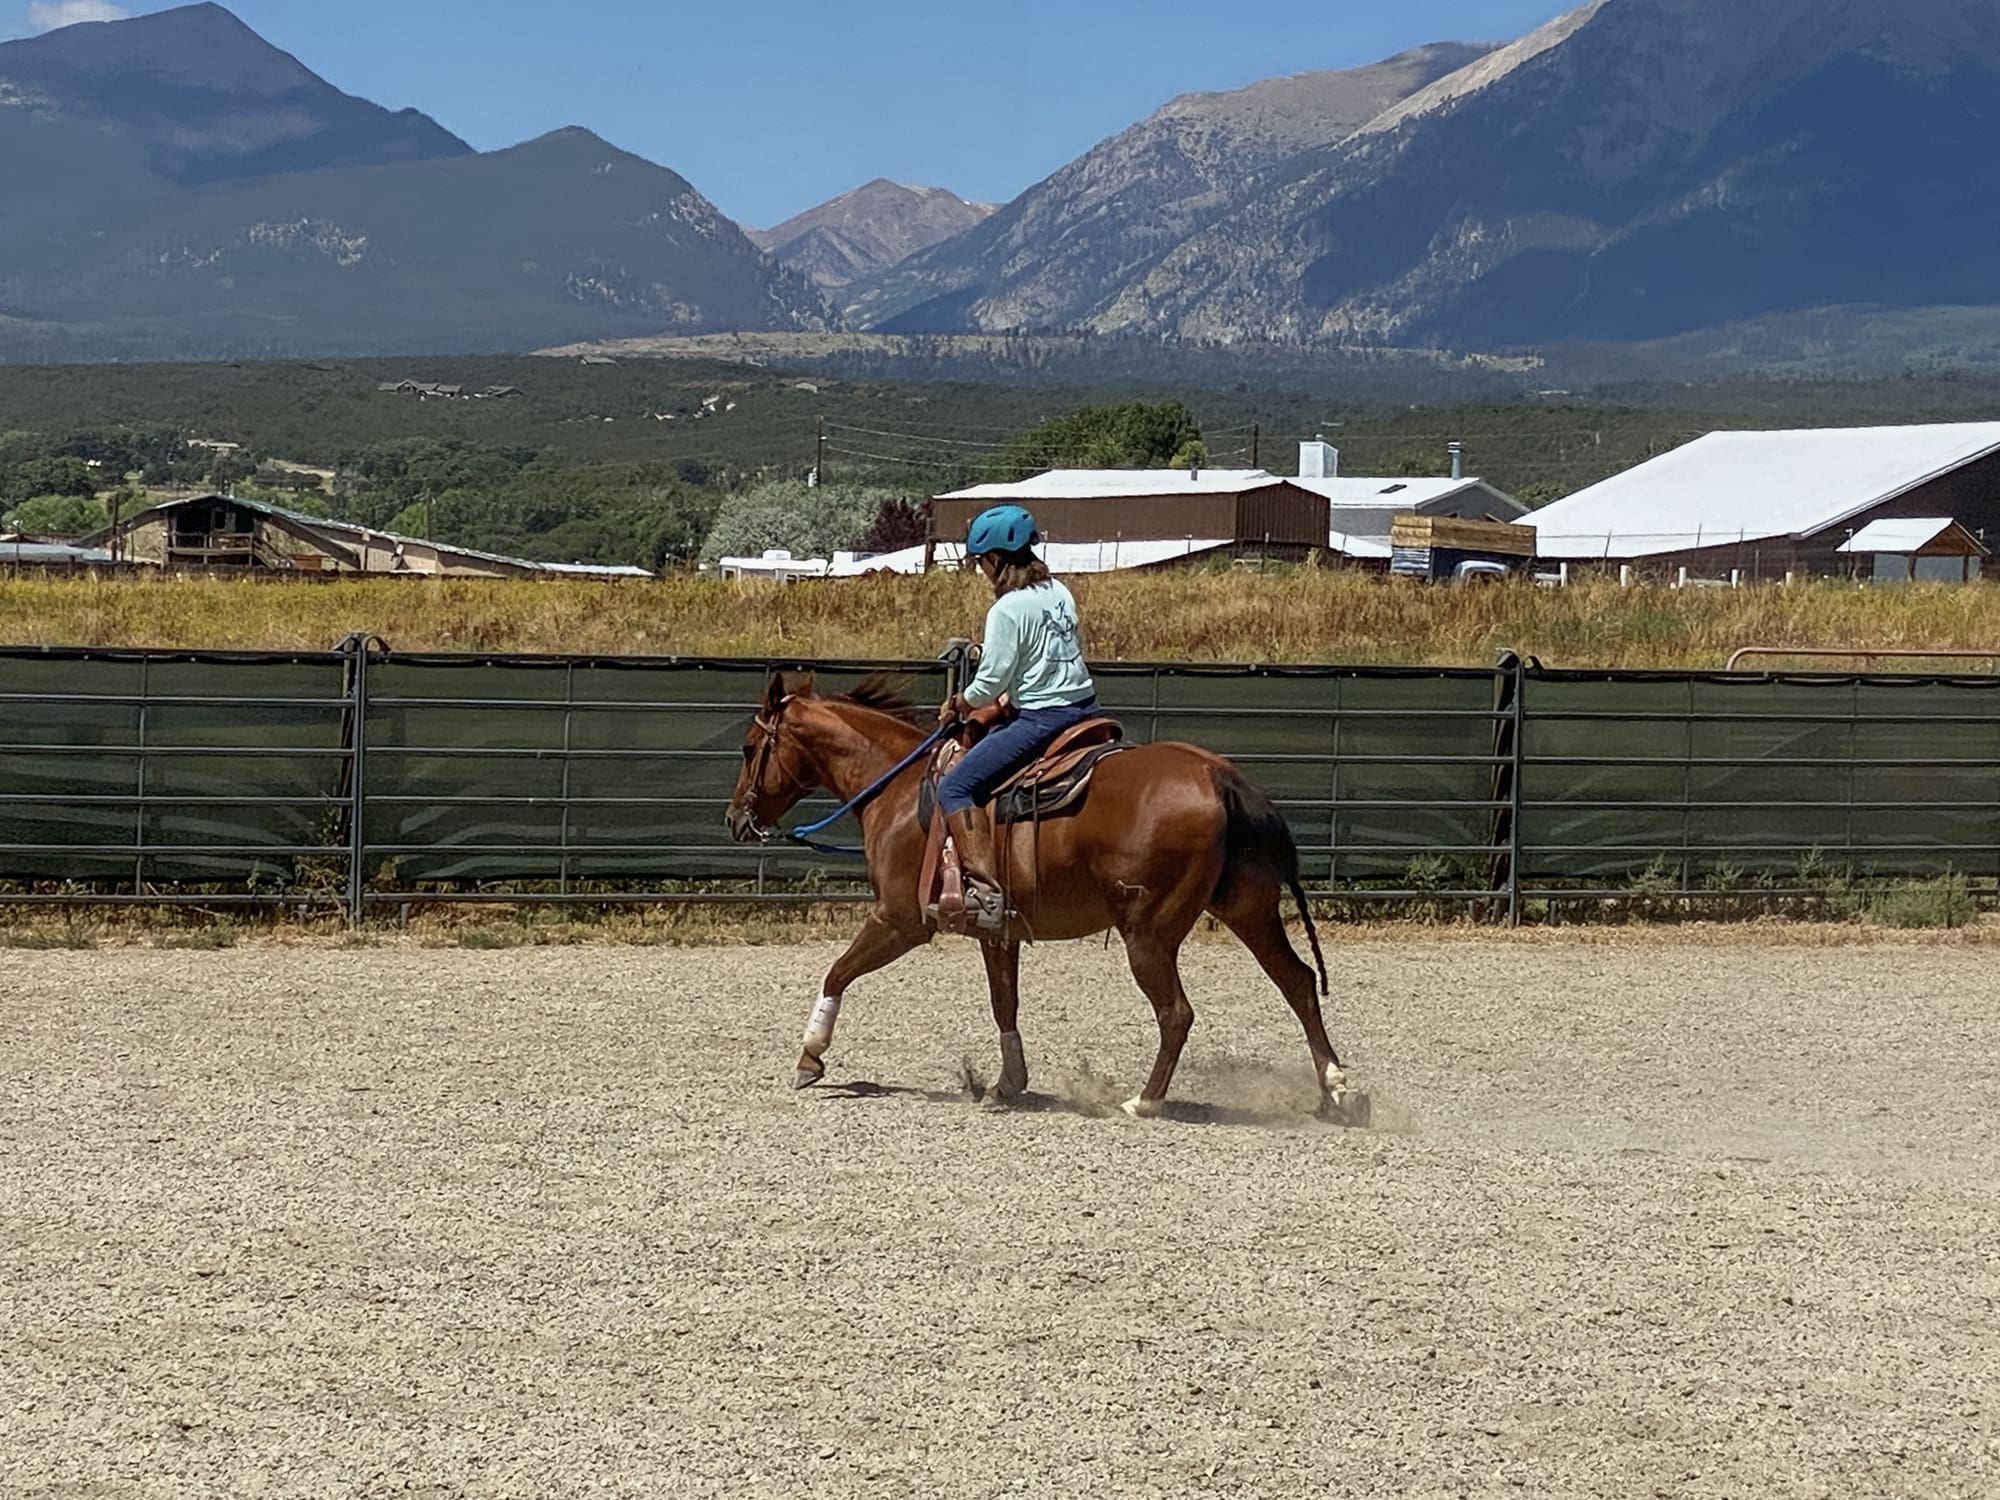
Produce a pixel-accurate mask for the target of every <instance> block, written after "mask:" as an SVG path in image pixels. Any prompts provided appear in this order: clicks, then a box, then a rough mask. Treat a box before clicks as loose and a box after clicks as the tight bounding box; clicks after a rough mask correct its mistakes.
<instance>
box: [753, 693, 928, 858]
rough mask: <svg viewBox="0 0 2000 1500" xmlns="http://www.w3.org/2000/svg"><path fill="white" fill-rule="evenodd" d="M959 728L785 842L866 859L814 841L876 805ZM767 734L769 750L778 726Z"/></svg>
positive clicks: (912, 754)
mask: <svg viewBox="0 0 2000 1500" xmlns="http://www.w3.org/2000/svg"><path fill="white" fill-rule="evenodd" d="M958 727H959V726H958V725H956V724H940V725H939V726H938V727H937V729H936V731H935V732H934V733H932V734H931V736H930V737H929V738H928V739H926V740H925V741H924V742H923V743H922V744H921V745H919V746H917V748H916V749H914V750H912V751H911V752H910V753H909V754H908V755H906V756H904V757H903V758H902V759H901V760H900V761H898V762H897V763H896V764H895V765H894V766H893V767H891V768H890V769H889V770H887V771H885V772H884V773H883V774H882V775H881V776H880V777H879V778H877V779H876V781H875V782H874V784H873V785H871V786H869V787H867V788H865V789H863V790H862V791H861V792H859V793H858V794H856V795H855V796H853V797H850V798H849V799H848V800H847V801H846V802H845V803H843V804H842V805H841V806H839V807H837V808H835V809H834V810H833V811H832V812H831V813H829V814H828V815H827V816H825V817H824V818H821V819H820V820H819V821H818V822H817V823H808V824H807V825H806V826H805V827H803V828H791V829H787V830H786V831H785V838H786V839H787V840H788V841H789V842H791V843H794V844H799V845H802V846H804V847H805V848H807V849H810V850H812V852H813V853H815V854H861V855H865V854H866V853H867V852H868V851H867V850H866V849H857V848H854V847H852V846H850V845H847V844H822V843H819V842H817V841H816V840H815V839H814V838H813V835H814V834H816V833H824V832H825V831H826V830H827V829H829V828H831V827H832V826H833V825H834V824H836V823H838V822H839V821H840V820H841V819H842V818H844V817H846V816H848V814H850V813H858V812H860V811H861V809H863V808H864V807H866V806H867V805H868V804H869V803H871V802H873V801H874V800H875V799H876V798H877V797H879V796H881V795H882V793H883V792H884V791H886V790H887V789H888V786H889V783H890V782H892V781H894V780H895V779H896V778H897V777H898V776H900V775H902V774H903V773H904V772H905V771H907V770H909V769H910V767H911V766H913V765H915V764H916V763H917V762H918V761H920V760H922V759H923V758H924V756H925V755H927V754H928V753H929V752H930V751H931V750H933V749H934V748H936V746H937V744H938V742H939V741H940V740H942V739H944V737H945V736H946V735H948V734H952V733H955V732H956V731H957V729H958ZM766 732H767V734H768V735H769V736H770V737H769V738H768V739H767V740H765V742H764V743H765V745H766V746H770V745H775V744H776V743H777V739H778V736H777V726H776V725H775V724H774V725H772V726H771V727H770V729H769V730H767V731H766Z"/></svg>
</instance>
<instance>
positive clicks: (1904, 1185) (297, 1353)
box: [0, 930, 2000, 1500]
mask: <svg viewBox="0 0 2000 1500" xmlns="http://www.w3.org/2000/svg"><path fill="white" fill-rule="evenodd" d="M1809 936H1811V935H1810V934H1802V933H1799V932H1796V931H1794V932H1791V933H1789V934H1788V935H1787V936H1785V937H1783V938H1782V939H1780V940H1776V941H1771V942H1764V941H1761V940H1758V939H1757V938H1756V937H1755V936H1754V935H1738V936H1736V937H1734V938H1732V939H1730V940H1728V941H1711V940H1708V939H1705V938H1699V937H1695V936H1693V935H1674V934H1660V933H1653V934H1640V935H1633V936H1630V937H1627V936H1625V935H1619V934H1604V933H1598V934H1591V935H1585V936H1580V937H1569V936H1563V935H1551V934H1540V935H1537V936H1536V937H1535V938H1533V939H1527V938H1522V937H1511V938H1510V937H1506V936H1484V935H1477V934H1462V933H1461V934H1450V935H1441V936H1437V937H1431V936H1426V935H1424V934H1422V933H1419V932H1416V931H1413V930H1405V931H1402V932H1400V933H1398V932H1393V931H1390V932H1381V933H1376V934H1374V935H1372V936H1370V937H1368V938H1367V939H1365V940H1355V939H1353V938H1351V937H1343V938H1342V939H1341V940H1339V941H1338V942H1337V944H1336V946H1335V949H1334V951H1333V952H1332V954H1331V957H1332V959H1333V963H1334V972H1335V975H1336V996H1335V999H1334V1001H1333V1002H1332V1010H1331V1014H1332V1016H1333V1018H1334V1030H1335V1033H1336V1036H1337V1038H1338V1039H1339V1040H1340V1041H1341V1043H1342V1044H1343V1045H1344V1046H1345V1047H1346V1048H1347V1049H1348V1051H1349V1052H1350V1054H1351V1061H1352V1062H1353V1064H1354V1065H1355V1067H1356V1070H1357V1073H1358V1074H1359V1077H1360V1080H1361V1081H1364V1082H1365V1083H1366V1084H1367V1085H1368V1086H1369V1087H1371V1088H1372V1089H1373V1091H1374V1093H1375V1097H1376V1101H1377V1121H1378V1128H1377V1129H1375V1130H1373V1131H1368V1132H1344V1131H1340V1130H1336V1129H1332V1128H1329V1127H1324V1126H1319V1125H1315V1124H1314V1123H1313V1122H1312V1121H1311V1120H1310V1119H1309V1118H1308V1111H1309V1109H1310V1105H1311V1102H1312V1087H1311V1084H1310V1080H1309V1075H1308V1072H1307V1068H1306V1064H1305V1058H1304V1048H1303V1045H1302V1044H1301V1042H1300V1040H1299V1038H1298V1037H1297V1036H1296V1034H1295V1028H1294V1025H1293V1023H1292V1021H1291V1018H1290V1016H1289V1013H1288V1012H1286V1010H1285V1009H1284V1007H1283V1005H1282V1004H1281V1003H1280V1002H1279V1000H1278V999H1277V997H1276V996H1275V995H1274V994H1273V993H1271V992H1270V991H1269V990H1268V989H1267V988H1266V987H1265V986H1264V985H1263V983H1262V982H1261V980H1260V979H1259V978H1258V977H1257V976H1256V974H1255V971H1254V968H1253V966H1252V965H1251V964H1250V962H1249V960H1248V958H1247V956H1246V955H1244V954H1242V953H1241V952H1240V951H1238V950H1237V949H1235V948H1234V947H1232V946H1230V945H1228V944H1226V943H1221V942H1203V943H1200V944H1197V945H1194V946H1192V947H1191V948H1190V950H1189V952H1188V956H1187V958H1188V961H1187V970H1188V976H1189V988H1190V990H1191V992H1192V994H1193V996H1194V999H1195V1004H1196V1007H1197V1010H1198V1013H1199V1016H1200V1019H1199V1020H1198V1022H1197V1025H1196V1029H1195V1033H1194V1038H1193V1041H1192V1042H1191V1044H1190V1048H1189V1053H1188V1058H1187V1062H1186V1064H1185V1066H1184V1068H1183V1071H1182V1075H1181V1078H1180V1079H1179V1081H1178V1084H1177V1087H1176V1090H1175V1094H1176V1098H1177V1100H1178V1101H1179V1103H1178V1105H1177V1108H1176V1110H1175V1112H1174V1116H1173V1117H1172V1118H1170V1119H1168V1120H1163V1121H1155V1122H1146V1123H1140V1122H1135V1121H1131V1120H1128V1119H1125V1118H1124V1117H1122V1116H1118V1115H1116V1114H1115V1113H1107V1109H1106V1106H1107V1103H1108V1101H1110V1100H1113V1099H1116V1098H1121V1097H1123V1096H1124V1095H1125V1094H1128V1093H1130V1092H1131V1090H1132V1086H1133V1084H1134V1083H1135V1082H1136V1080H1137V1078H1138V1076H1139V1073H1140V1071H1141V1070H1142V1069H1143V1067H1144V1065H1145V1063H1146V1061H1147V1060H1148V1058H1149V1057H1150V1049H1151V1045H1152V1040H1151V1023H1150V1018H1149V1016H1148V1015H1147V1014H1146V1012H1145V1008H1144V1006H1143V1005H1142V1004H1141V1002H1140V1001H1139V1000H1138V998H1137V996H1136V994H1135V993H1134V992H1133V991H1132V989H1131V986H1130V982H1129V980H1128V979H1127V978H1126V976H1125V975H1124V973H1123V967H1122V963H1121V961H1120V957H1119V955H1118V954H1117V953H1116V952H1115V951H1114V952H1107V951H1105V950H1104V949H1102V948H1100V947H1097V946H1093V945H1075V946H1071V947H1068V948H1064V949H1049V950H1041V951H1036V952H1033V953H1031V954H1030V955H1029V958H1028V962H1027V965H1026V970H1027V985H1028V999H1027V1005H1026V1008H1025V1010H1024V1031H1025V1033H1026V1036H1027V1042H1028V1052H1029V1059H1030V1062H1031V1065H1032V1066H1033V1068H1034V1070H1035V1084H1034V1092H1033V1094H1031V1096H1030V1098H1029V1100H1028V1101H1027V1103H1026V1106H1025V1107H1023V1108H1019V1109H1016V1110H1012V1111H1007V1112H990V1111H988V1110H986V1109H983V1108H981V1107H980V1106H977V1105H975V1104H973V1103H972V1102H970V1101H969V1100H968V1099H967V1098H966V1097H965V1095H964V1093H963V1091H962V1088H961V1082H960V1079H961V1058H962V1057H963V1056H965V1055H966V1054H970V1055H971V1057H972V1060H973V1063H974V1066H975V1067H978V1068H985V1069H989V1070H990V1068H991V1052H992V1039H991V1035H990V1033H991V1023H990V1020H989V1019H988V1018H987V1017H986V1016H985V1014H984V1002H983V995H982V992H981V989H980V985H979V982H978V978H977V976H978V972H979V966H978V962H977V959H976V957H975V956H974V953H973V951H972V949H971V947H970V945H967V944H963V943H952V944H940V945H938V946H937V947H935V948H934V949H931V950H927V951H925V952H923V953H921V954H918V955H916V956H915V957H913V958H912V959H911V960H909V961H907V962H906V963H905V964H903V965H902V966H900V967H898V968H895V969H892V970H890V971H888V972H886V973H885V974H883V975H881V976H878V977H876V978H875V979H873V980H870V981H866V982H864V983H863V984H862V985H859V986H857V987H856V989H855V990H854V992H853V993H852V995H851V997H850V1002H849V1006H848V1012H847V1015H846V1016H845V1018H844V1019H843V1022H842V1032H841V1036H840V1039H839V1042H838V1045H837V1047H836V1049H835V1051H834V1053H833V1055H832V1057H831V1059H830V1061H831V1065H832V1066H831V1084H832V1086H830V1087H828V1088H826V1089H822V1090H816V1091H812V1092H809V1093H806V1094H799V1095H795V1094H793V1093H791V1092H789V1091H788V1089H787V1088H786V1087H785V1082H784V1081H785V1079H786V1078H787V1077H788V1075H789V1072H790V1069H791V1065H792V1059H793V1056H794V1047H795V1039H796V1036H797V1032H798V1028H799V1026H800V1024H801V1022H802V1021H803V1019H804V1015H805V1011H806V1009H807V1007H808V1005H809V1003H810V1000H811V997H812V996H813V995H814V994H815V993H816V986H817V982H818V978H819V975H820V973H821V972H822V970H823V969H824V968H825V966H826V965H827V963H828V962H829V961H830V960H831V958H832V956H833V954H834V952H835V951H837V950H836V948H835V947H834V946H833V945H830V944H826V943H814V944H802V945H798V946H791V947H772V948H756V949H718V950H672V949H662V948H563V949H545V948H537V949H512V950H507V951H465V950H461V949H444V948H426V947H421V946H416V945H414V944H390V945H387V946H382V947H372V948H344V947H337V946H333V945H332V944H331V943H325V942H322V943H317V944H304V945H297V944H295V945H290V946H283V945H279V944H276V943H271V942H262V943H256V944H252V945H247V946H244V947H240V948H235V949H230V950H226V951H220V952H193V951H171V950H164V949H151V948H121V949H105V950H102V951H96V952H68V951H30V950H25V949H18V948H0V997H4V998H0V1493H4V1494H6V1495H8V1496H10V1497H11V1496H21V1497H43V1496H47V1497H55V1496H62V1497H82V1496H89V1497H128V1496H129V1497H148V1500H150V1497H155V1496H158V1497H166V1496H174V1497H180V1496H239V1495H258V1496H284V1497H291V1496H298V1497H308V1496H310V1497H324V1496H334V1495H340V1496H346V1495H356V1496H389V1495H421V1496H430V1497H447V1496H450V1497H458V1496H465V1497H473V1496H478V1497H485V1496H494V1497H523V1500H526V1497H537V1500H540V1497H545V1496H558V1495H562V1496H568V1495H605V1496H632V1497H638V1496H654V1495H682V1494H685V1495H731V1496H735V1495H769V1496H781V1495H782V1496H793V1495H800V1494H814V1495H848V1494H852V1495H864V1494H865V1495H871V1496H905V1495H907V1496H926V1497H930V1496H961V1495H964V1496H998V1495H1036V1496H1080V1495H1093V1496H1095V1495H1104V1496H1114V1495H1115V1496H1168V1495H1171V1496H1176V1497H1180V1496H1224V1495H1226V1496H1251V1495H1257V1496H1265V1495H1304V1494H1335V1495H1357V1496H1371V1495H1392V1494H1394V1495H1401V1494H1408V1495H1419V1496H1432V1495H1497V1494H1539V1495H1565V1496H1569V1495H1579V1496H1582V1495H1590V1496H1598V1495H1601V1496H1617V1497H1626V1496H1635V1495H1636V1496H1651V1495H1676V1496H1678V1495H1717V1496H1722V1495H1728V1496H1746V1497H1748V1496H1756V1497H1780V1496H1782V1497H1790V1496H1850V1495H1868V1496H1880V1495H1906V1496H1926V1497H1930V1496H1968V1497H1969V1496H1985V1495H1990V1494H1993V1493H1995V1491H1996V1488H2000V1340H1996V1337H1995V1333H1994V1329H1995V1327H1996V1309H1995V1299H1996V1297H1997V1296H2000V1259H1996V1255H1995V1251H1994V1246H1995V1244H1996V1243H2000V1202H1996V1199H1995V1197H1994V1194H1993V1191H1992V1185H1993V1181H1994V1177H1995V1173H1996V1170H2000V1141H1996V1138H1995V1133H1994V1132H1995V1126H1994V1117H1995V1106H1996V1104H2000V1063H1996V1061H1995V1059H1996V1058H2000V1009H1996V1007H1995V1005H1994V1003H1993V1000H1994V984H1993V981H1992V977H1991V974H1992V969H1991V953H1990V948H1989V947H1988V946H1987V945H1985V944H1982V943H1976V942H1972V941H1970V940H1967V941H1951V940H1947V941H1942V942H1930V941H1922V942H1920V941H1910V940H1890V939H1884V938H1879V937H1878V938H1875V939H1873V940H1870V941H1867V942H1861V943H1852V944H1850V943H1848V942H1846V941H1844V940H1840V939H1838V938H1837V937H1831V938H1829V937H1821V938H1816V939H1814V940H1812V941H1807V940H1806V939H1807V938H1808V937H1809Z"/></svg>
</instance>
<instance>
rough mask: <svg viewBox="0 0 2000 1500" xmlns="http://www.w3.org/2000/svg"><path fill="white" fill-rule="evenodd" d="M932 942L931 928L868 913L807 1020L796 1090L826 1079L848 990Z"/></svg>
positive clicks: (829, 973) (794, 1080)
mask: <svg viewBox="0 0 2000 1500" xmlns="http://www.w3.org/2000/svg"><path fill="white" fill-rule="evenodd" d="M930 939H931V933H930V929H929V928H927V927H916V928H911V927H902V926H898V925H897V924H896V923H894V922H892V921H890V920H889V919H888V918H887V917H885V916H883V915H882V913H881V912H880V911H879V910H877V911H871V912H870V913H869V914H868V920H867V921H866V922H864V923H862V924H861V931H859V932H858V933H856V934H855V935H854V941H853V942H852V943H850V944H848V946H847V951H846V952H845V953H843V954H841V955H840V957H839V958H837V959H835V960H834V961H833V967H832V968H831V969H828V970H827V971H826V978H825V980H824V981H823V982H822V983H821V984H820V987H819V1003H818V1004H817V1005H815V1006H814V1007H813V1010H812V1015H811V1016H810V1017H808V1018H807V1020H806V1034H805V1039H804V1041H803V1042H802V1043H801V1044H800V1048H799V1065H798V1071H797V1072H795V1073H794V1074H793V1075H792V1087H793V1088H795V1089H805V1088H811V1087H812V1086H813V1085H814V1084H816V1083H818V1082H819V1081H820V1080H821V1079H822V1078H824V1077H826V1064H825V1063H824V1062H823V1061H822V1059H823V1058H824V1057H825V1056H826V1053H827V1049H828V1048H829V1047H831V1046H832V1045H833V1028H834V1026H835V1024H836V1023H837V1022H838V1021H839V1020H840V1001H841V997H842V996H844V995H845V994H846V993H847V987H848V986H849V985H850V984H852V983H854V981H855V980H857V979H859V978H861V976H862V975H864V974H873V973H874V972H875V971H876V970H877V969H883V968H887V967H888V966H889V965H890V964H892V963H894V962H895V961H896V960H897V959H899V958H901V957H902V956H903V955H904V954H905V953H908V952H910V951H911V950H912V949H914V948H921V947H922V946H923V945H924V944H925V943H927V942H929V941H930Z"/></svg>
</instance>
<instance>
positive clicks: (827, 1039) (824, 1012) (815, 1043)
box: [805, 995, 840, 1059]
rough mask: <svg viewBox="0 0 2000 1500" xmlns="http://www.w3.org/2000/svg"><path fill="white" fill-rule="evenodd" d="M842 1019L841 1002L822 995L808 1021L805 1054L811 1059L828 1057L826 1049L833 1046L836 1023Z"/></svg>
mask: <svg viewBox="0 0 2000 1500" xmlns="http://www.w3.org/2000/svg"><path fill="white" fill-rule="evenodd" d="M839 1019H840V1002H839V1001H838V1000H836V999H835V998H834V997H833V996H832V995H821V996H820V997H819V1004H817V1005H815V1006H814V1007H813V1009H812V1016H811V1017H810V1019H808V1020H807V1021H806V1035H805V1054H806V1056H807V1057H810V1058H815V1059H817V1058H821V1057H824V1056H826V1049H827V1048H829V1047H831V1046H832V1045H833V1028H834V1023H835V1022H837V1021H839Z"/></svg>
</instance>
